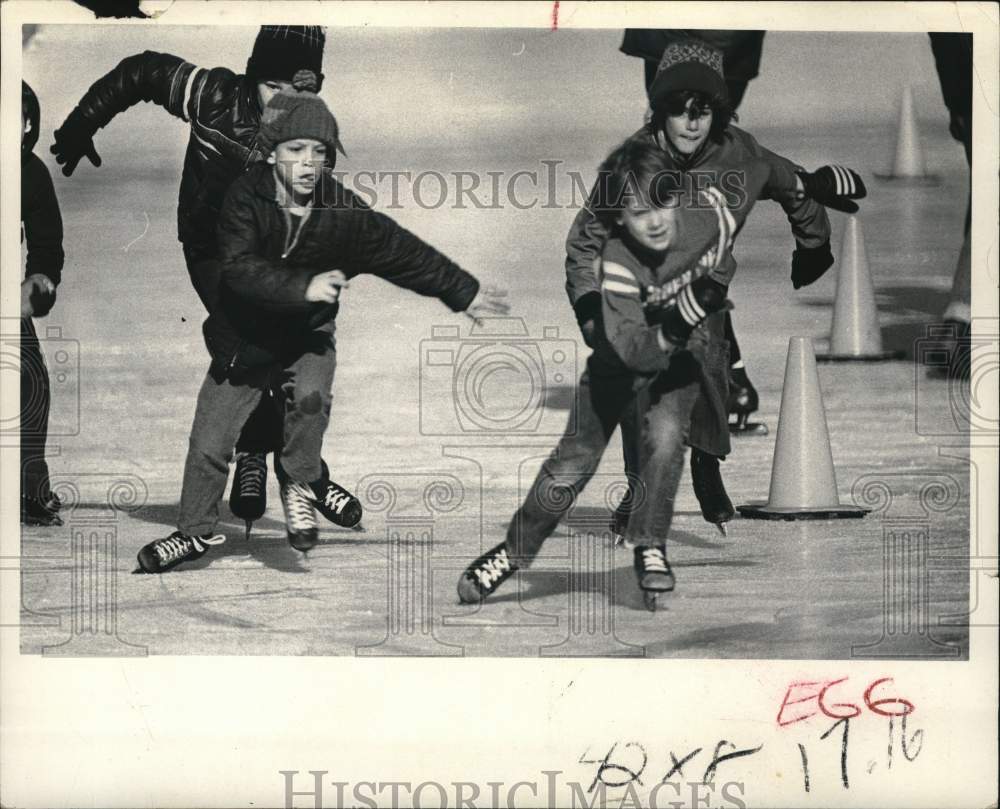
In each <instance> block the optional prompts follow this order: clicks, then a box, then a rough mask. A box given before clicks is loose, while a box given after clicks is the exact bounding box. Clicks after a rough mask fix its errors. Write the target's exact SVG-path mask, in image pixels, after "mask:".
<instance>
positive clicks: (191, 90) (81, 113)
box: [51, 51, 232, 177]
mask: <svg viewBox="0 0 1000 809" xmlns="http://www.w3.org/2000/svg"><path fill="white" fill-rule="evenodd" d="M208 72H209V71H207V70H203V69H199V68H196V67H195V66H194V65H192V64H191V63H189V62H185V61H184V60H183V59H181V58H179V57H177V56H171V55H170V54H169V53H156V52H155V51H144V52H143V53H139V54H136V55H135V56H129V57H128V58H126V59H123V60H122V61H121V62H119V63H118V65H117V66H116V67H115V68H113V69H112V70H111V71H110V72H109V73H107V74H105V75H104V76H102V77H101V78H99V79H98V80H97V81H96V82H94V83H93V84H92V85H91V87H90V89H89V90H87V92H86V93H84V95H83V98H81V99H80V101H79V103H78V104H77V105H76V107H75V108H74V110H73V111H72V112H71V113H70V114H69V115H68V116H67V117H66V120H65V121H63V124H62V126H61V127H59V128H58V129H57V130H56V131H55V133H54V137H55V143H54V144H53V145H52V149H51V151H52V153H53V154H54V155H55V156H56V162H58V163H59V164H60V165H62V167H63V169H62V172H63V174H65V175H66V176H67V177H69V176H70V175H71V174H73V172H74V171H75V170H76V166H77V164H78V163H79V162H80V160H81V159H82V158H84V157H86V158H88V159H89V160H90V162H91V163H93V164H94V165H95V166H100V165H101V158H100V156H99V155H98V154H97V150H96V149H95V148H94V141H93V138H94V134H95V133H96V132H97V130H98V129H101V128H102V127H105V126H107V125H108V124H109V123H110V122H111V120H112V119H113V118H114V117H115V116H116V115H118V114H119V113H121V112H124V111H125V110H127V109H128V108H129V107H131V106H133V105H135V104H138V103H139V102H140V101H152V102H153V103H155V104H158V105H159V106H161V107H163V108H164V109H165V110H167V112H169V113H170V114H171V115H174V116H176V117H177V118H181V119H183V120H185V121H189V120H190V119H191V117H192V112H193V110H194V109H195V105H196V103H197V100H198V97H199V92H200V90H201V85H203V84H204V81H205V78H206V76H207V74H208ZM226 73H229V71H226ZM230 75H232V74H230ZM195 85H198V86H197V87H196V86H195Z"/></svg>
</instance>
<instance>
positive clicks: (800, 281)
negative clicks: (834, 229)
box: [792, 239, 833, 289]
mask: <svg viewBox="0 0 1000 809" xmlns="http://www.w3.org/2000/svg"><path fill="white" fill-rule="evenodd" d="M832 266H833V253H831V252H830V240H829V239H827V240H826V241H825V242H823V244H821V245H820V246H819V247H797V248H795V252H794V253H792V286H794V287H795V288H796V289H798V288H799V287H807V286H809V285H810V284H811V283H813V282H814V281H817V280H819V279H820V278H821V277H822V275H823V273H825V272H826V271H827V270H828V269H830V267H832Z"/></svg>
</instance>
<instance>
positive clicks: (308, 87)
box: [257, 70, 347, 155]
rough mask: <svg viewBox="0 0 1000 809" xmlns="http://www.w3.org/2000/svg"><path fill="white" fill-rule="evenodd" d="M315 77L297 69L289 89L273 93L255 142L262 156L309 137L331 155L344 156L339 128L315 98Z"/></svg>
mask: <svg viewBox="0 0 1000 809" xmlns="http://www.w3.org/2000/svg"><path fill="white" fill-rule="evenodd" d="M318 86H319V78H318V76H317V75H316V74H315V73H314V72H313V71H311V70H300V71H298V72H297V73H296V74H295V75H294V76H293V77H292V86H291V87H289V88H288V89H285V90H282V91H280V92H278V93H275V94H274V95H273V96H272V97H271V100H270V101H268V102H267V106H266V107H264V114H263V115H262V116H261V121H260V131H259V132H258V134H257V142H258V144H260V147H261V148H262V149H263V150H264V152H265V153H267V152H272V151H274V148H275V147H276V146H277V145H278V144H279V143H284V142H285V141H288V140H295V139H297V138H312V139H313V140H318V141H320V142H321V143H325V144H326V146H327V148H328V149H329V150H330V152H331V153H332V152H334V151H338V152H340V153H341V154H343V155H346V154H347V153H346V152H345V151H344V147H343V146H342V145H341V143H340V127H338V126H337V119H336V118H334V117H333V113H332V112H330V110H329V108H328V107H327V106H326V102H324V101H323V99H322V98H320V97H319V96H318V95H316V89H317V88H318Z"/></svg>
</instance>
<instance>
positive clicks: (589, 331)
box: [573, 291, 601, 348]
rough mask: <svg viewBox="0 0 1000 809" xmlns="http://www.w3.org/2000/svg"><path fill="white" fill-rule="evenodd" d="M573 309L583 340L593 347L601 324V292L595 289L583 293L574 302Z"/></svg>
mask: <svg viewBox="0 0 1000 809" xmlns="http://www.w3.org/2000/svg"><path fill="white" fill-rule="evenodd" d="M573 311H574V312H575V313H576V322H577V324H578V325H579V326H580V332H581V333H582V334H583V342H585V343H586V344H587V346H588V347H589V348H593V347H594V343H595V342H596V340H597V333H598V331H599V330H600V326H601V293H600V292H597V291H594V292H587V293H586V294H584V295H581V296H580V297H579V298H577V301H576V303H574V304H573Z"/></svg>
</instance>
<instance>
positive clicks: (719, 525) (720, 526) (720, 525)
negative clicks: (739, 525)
mask: <svg viewBox="0 0 1000 809" xmlns="http://www.w3.org/2000/svg"><path fill="white" fill-rule="evenodd" d="M715 527H716V528H718V529H719V533H720V534H722V536H724V537H727V536H729V531H728V529H727V528H726V524H725V523H724V522H717V523H716V524H715Z"/></svg>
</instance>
